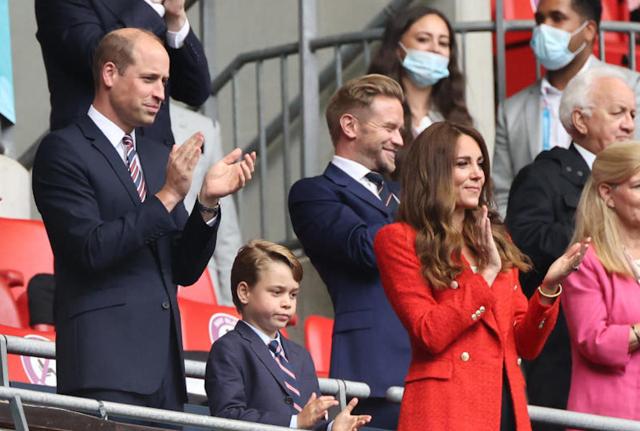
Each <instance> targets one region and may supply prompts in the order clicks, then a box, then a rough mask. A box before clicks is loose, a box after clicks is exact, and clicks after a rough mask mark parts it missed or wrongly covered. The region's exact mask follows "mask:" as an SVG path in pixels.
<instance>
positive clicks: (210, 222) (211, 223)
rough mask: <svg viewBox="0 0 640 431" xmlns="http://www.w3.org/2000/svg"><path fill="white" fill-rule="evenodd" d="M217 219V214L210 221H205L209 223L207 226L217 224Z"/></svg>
mask: <svg viewBox="0 0 640 431" xmlns="http://www.w3.org/2000/svg"><path fill="white" fill-rule="evenodd" d="M216 220H218V216H215V217H214V218H212V219H211V220H209V221H206V222H205V223H206V224H207V226H209V227H212V226H213V225H214V224H216Z"/></svg>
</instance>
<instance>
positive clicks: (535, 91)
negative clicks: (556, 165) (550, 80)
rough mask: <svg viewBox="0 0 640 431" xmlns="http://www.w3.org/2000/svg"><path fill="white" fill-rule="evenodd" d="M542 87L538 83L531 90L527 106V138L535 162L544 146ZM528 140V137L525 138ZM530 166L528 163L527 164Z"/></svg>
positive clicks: (539, 82)
mask: <svg viewBox="0 0 640 431" xmlns="http://www.w3.org/2000/svg"><path fill="white" fill-rule="evenodd" d="M541 85H542V83H541V81H538V85H535V86H533V87H531V88H530V89H529V91H530V93H529V97H528V98H527V99H528V102H527V104H526V107H525V109H526V112H525V118H526V125H527V136H528V137H530V138H529V139H528V142H529V153H530V155H531V159H530V160H534V159H535V158H536V156H537V155H538V154H539V153H540V150H541V148H542V146H541V145H540V143H541V134H540V117H541V116H542V97H541V96H540V86H541ZM523 138H524V139H527V137H523ZM527 164H528V163H527Z"/></svg>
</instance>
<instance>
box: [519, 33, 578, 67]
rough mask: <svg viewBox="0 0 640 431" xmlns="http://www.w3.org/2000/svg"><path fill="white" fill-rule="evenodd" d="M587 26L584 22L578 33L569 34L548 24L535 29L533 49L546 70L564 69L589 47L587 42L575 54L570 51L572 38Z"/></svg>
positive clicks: (532, 41)
mask: <svg viewBox="0 0 640 431" xmlns="http://www.w3.org/2000/svg"><path fill="white" fill-rule="evenodd" d="M586 26H587V21H585V22H583V23H582V25H581V26H580V27H578V28H577V29H576V31H574V32H573V33H569V32H568V31H565V30H560V29H558V28H555V27H551V26H550V25H547V24H540V25H538V26H536V27H535V28H534V29H533V36H532V37H531V49H533V53H534V54H535V55H536V58H537V59H538V60H539V61H540V63H542V65H543V66H544V67H545V69H547V70H558V69H562V68H563V67H565V66H566V65H567V64H569V63H571V60H573V59H574V58H575V57H576V55H578V53H579V52H580V51H582V50H583V49H584V48H585V47H586V46H587V42H584V43H583V44H582V45H581V46H580V48H578V49H577V50H576V51H575V52H571V51H569V42H571V38H572V37H573V36H575V35H576V34H578V33H579V32H580V31H582V29H583V28H585V27H586Z"/></svg>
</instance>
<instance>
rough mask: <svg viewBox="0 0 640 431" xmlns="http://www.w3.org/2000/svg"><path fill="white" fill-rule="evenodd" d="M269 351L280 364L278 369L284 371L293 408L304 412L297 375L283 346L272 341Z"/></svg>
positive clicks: (276, 341) (283, 375)
mask: <svg viewBox="0 0 640 431" xmlns="http://www.w3.org/2000/svg"><path fill="white" fill-rule="evenodd" d="M269 350H271V351H272V352H273V354H274V359H275V360H276V364H278V368H280V371H282V377H283V379H284V386H285V387H286V388H287V391H288V392H289V394H290V395H291V398H293V408H294V409H295V410H296V411H298V412H299V411H302V407H300V406H302V405H303V401H302V399H301V398H300V391H299V390H298V388H297V387H296V386H297V385H296V375H295V374H294V373H293V371H292V370H291V368H290V367H289V362H288V361H287V358H285V357H284V354H283V352H282V346H281V345H280V343H279V342H278V340H272V341H271V342H270V343H269Z"/></svg>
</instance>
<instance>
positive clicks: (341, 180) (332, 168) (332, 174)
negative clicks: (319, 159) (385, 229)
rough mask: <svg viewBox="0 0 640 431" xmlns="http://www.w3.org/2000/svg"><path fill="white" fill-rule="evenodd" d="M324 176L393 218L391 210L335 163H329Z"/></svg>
mask: <svg viewBox="0 0 640 431" xmlns="http://www.w3.org/2000/svg"><path fill="white" fill-rule="evenodd" d="M324 176H325V177H327V178H328V179H329V180H331V181H332V182H334V183H335V184H337V185H338V186H341V187H344V188H345V189H346V190H347V191H348V192H349V193H351V194H353V195H355V196H357V197H358V198H359V199H360V200H362V201H363V202H366V203H368V204H369V205H371V206H372V207H374V208H376V209H378V210H379V211H382V212H383V213H384V214H385V215H387V216H392V214H390V213H389V209H388V208H387V207H386V206H385V205H384V204H383V203H382V201H381V200H380V199H379V198H377V197H376V196H374V194H373V193H371V192H370V191H369V190H367V188H366V187H365V186H363V185H362V184H360V183H359V182H357V181H356V180H354V179H353V178H351V177H350V176H349V175H348V174H347V173H346V172H344V171H343V170H342V169H340V168H338V167H337V166H336V165H334V164H333V163H329V166H327V169H325V171H324Z"/></svg>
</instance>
